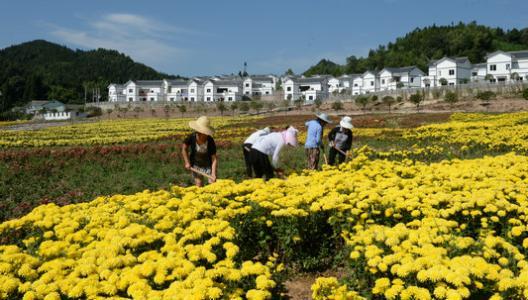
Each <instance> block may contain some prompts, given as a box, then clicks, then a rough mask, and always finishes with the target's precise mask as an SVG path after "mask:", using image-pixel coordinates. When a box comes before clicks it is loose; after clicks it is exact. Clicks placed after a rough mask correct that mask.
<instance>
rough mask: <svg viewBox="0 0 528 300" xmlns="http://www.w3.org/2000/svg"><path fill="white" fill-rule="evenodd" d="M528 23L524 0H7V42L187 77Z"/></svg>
mask: <svg viewBox="0 0 528 300" xmlns="http://www.w3.org/2000/svg"><path fill="white" fill-rule="evenodd" d="M473 20H475V21H477V22H478V23H479V24H484V25H489V26H500V27H503V28H506V29H508V28H513V27H516V28H524V27H528V1H519V0H516V1H514V0H442V1H440V0H434V1H430V0H363V1H356V0H349V1H345V0H324V1H323V0H318V1H316V0H304V1H303V0H282V1H276V0H266V1H250V0H245V1H239V0H224V1H218V0H216V1H208V0H201V1H174V0H173V1H161V0H158V1H142V0H127V1H124V0H90V1H80V0H60V1H59V0H57V1H54V0H47V1H44V0H39V1H37V0H35V1H26V0H16V1H8V0H5V1H2V2H1V3H0V48H4V47H7V46H10V45H13V44H18V43H21V42H25V41H29V40H34V39H46V40H49V41H52V42H56V43H59V44H63V45H66V46H68V47H71V48H79V49H92V48H99V47H103V48H111V49H116V50H119V51H121V52H124V53H126V54H127V55H129V56H131V57H132V58H133V59H134V60H136V61H139V62H142V63H145V64H147V65H149V66H152V67H154V68H156V69H157V70H160V71H163V72H167V73H171V74H180V75H184V76H194V75H212V74H229V73H237V72H238V71H239V70H240V69H241V68H242V65H243V63H244V61H247V62H248V71H249V72H250V73H252V74H257V73H276V74H282V73H283V72H284V71H285V70H286V69H287V68H290V67H291V68H292V69H293V70H294V71H295V72H303V71H305V70H306V69H307V68H308V67H309V66H310V65H312V64H315V63H317V62H318V61H319V60H320V59H322V58H328V59H331V60H333V61H336V62H339V63H343V62H344V61H345V58H346V57H347V56H350V55H356V56H365V55H366V54H367V53H368V50H369V49H371V48H376V47H377V46H378V45H379V44H386V43H388V42H389V41H393V40H394V39H395V38H397V37H399V36H402V35H404V34H405V33H407V32H409V31H411V30H413V29H414V28H416V27H423V26H428V25H432V24H433V23H436V24H442V25H444V24H450V23H451V22H455V23H457V22H458V21H463V22H469V21H473Z"/></svg>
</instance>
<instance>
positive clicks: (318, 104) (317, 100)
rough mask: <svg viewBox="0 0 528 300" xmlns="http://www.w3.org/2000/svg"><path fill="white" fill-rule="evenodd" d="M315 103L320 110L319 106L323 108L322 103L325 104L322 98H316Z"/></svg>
mask: <svg viewBox="0 0 528 300" xmlns="http://www.w3.org/2000/svg"><path fill="white" fill-rule="evenodd" d="M314 104H315V108H317V110H319V108H321V105H323V101H322V100H321V99H320V98H315V100H314Z"/></svg>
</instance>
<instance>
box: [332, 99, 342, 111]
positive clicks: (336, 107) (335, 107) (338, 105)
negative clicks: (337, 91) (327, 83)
mask: <svg viewBox="0 0 528 300" xmlns="http://www.w3.org/2000/svg"><path fill="white" fill-rule="evenodd" d="M332 109H333V110H335V111H336V112H338V111H340V110H343V103H342V102H341V101H339V100H337V101H335V102H334V103H332Z"/></svg>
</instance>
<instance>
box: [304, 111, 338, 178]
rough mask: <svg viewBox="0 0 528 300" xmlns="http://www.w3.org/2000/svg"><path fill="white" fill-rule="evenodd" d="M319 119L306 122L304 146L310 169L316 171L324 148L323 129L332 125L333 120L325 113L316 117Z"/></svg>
mask: <svg viewBox="0 0 528 300" xmlns="http://www.w3.org/2000/svg"><path fill="white" fill-rule="evenodd" d="M315 116H316V117H317V119H315V120H311V121H308V122H306V124H305V125H306V127H307V133H306V143H305V144H304V148H305V152H306V157H307V159H308V169H309V170H315V169H317V165H318V164H319V154H320V152H321V150H319V148H323V147H324V146H323V127H324V126H325V125H326V124H328V123H332V120H330V118H329V117H328V115H327V114H325V113H319V114H316V115H315Z"/></svg>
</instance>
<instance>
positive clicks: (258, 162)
mask: <svg viewBox="0 0 528 300" xmlns="http://www.w3.org/2000/svg"><path fill="white" fill-rule="evenodd" d="M297 133H298V130H297V129H295V128H293V127H288V129H286V130H284V131H281V132H272V133H270V134H267V135H265V136H263V137H262V138H261V139H259V140H258V141H256V142H255V143H254V144H253V146H252V148H251V153H250V159H251V166H252V168H253V171H255V178H262V177H264V176H265V177H266V180H268V179H270V178H273V177H274V171H276V172H277V173H279V174H281V173H282V170H281V169H279V168H277V165H278V163H279V154H280V151H281V150H282V148H283V147H284V146H285V145H291V146H293V147H295V146H297ZM268 156H271V157H272V160H271V163H270V160H269V157H268Z"/></svg>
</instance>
